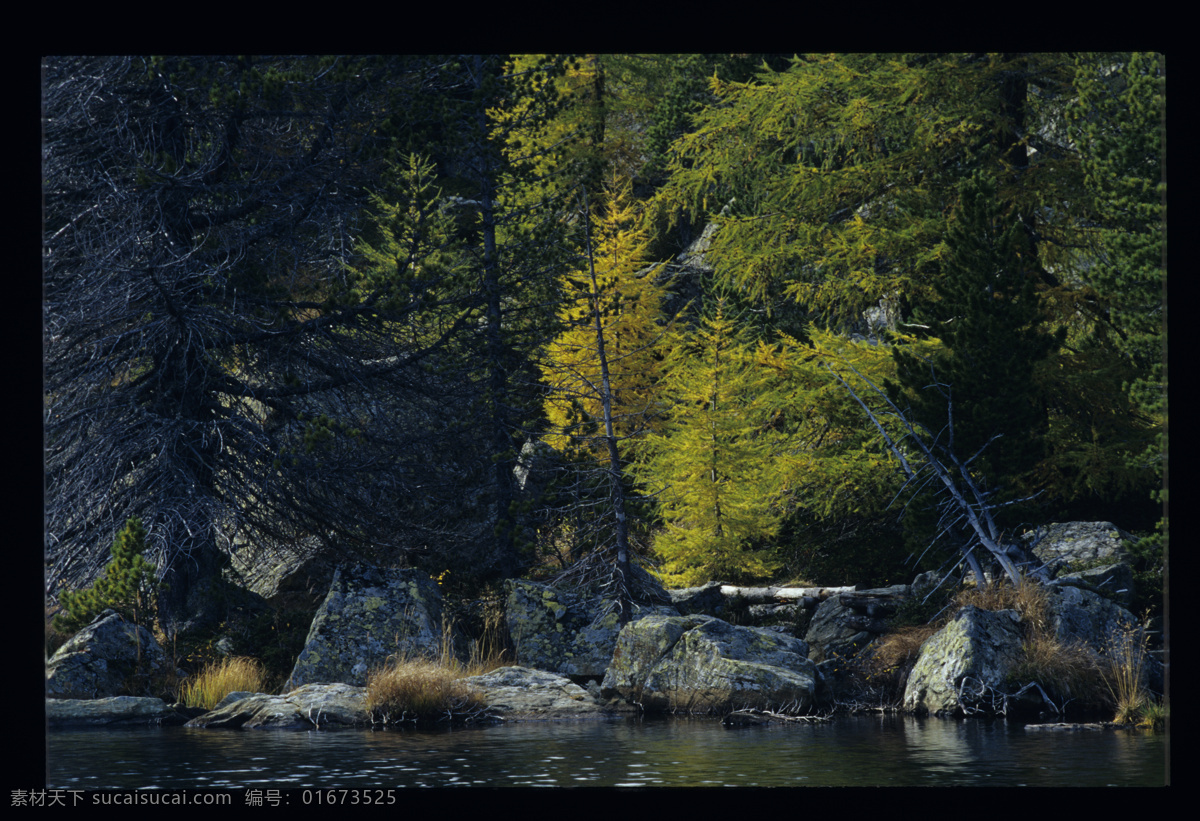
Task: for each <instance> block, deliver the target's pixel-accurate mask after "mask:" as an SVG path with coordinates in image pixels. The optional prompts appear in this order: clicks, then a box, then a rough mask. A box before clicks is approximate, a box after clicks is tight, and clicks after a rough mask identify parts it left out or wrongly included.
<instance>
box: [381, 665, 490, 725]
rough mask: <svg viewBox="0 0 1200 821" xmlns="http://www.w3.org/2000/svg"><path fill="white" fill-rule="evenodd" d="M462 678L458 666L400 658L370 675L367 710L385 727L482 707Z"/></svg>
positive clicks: (460, 669) (463, 675)
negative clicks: (381, 721)
mask: <svg viewBox="0 0 1200 821" xmlns="http://www.w3.org/2000/svg"><path fill="white" fill-rule="evenodd" d="M463 678H465V674H464V668H463V667H461V666H450V665H446V664H443V663H442V662H441V661H436V660H432V659H422V658H409V659H402V660H399V661H396V662H395V663H393V664H391V665H389V666H388V667H385V668H384V669H382V670H377V671H375V672H373V673H372V674H371V675H370V677H369V678H368V680H367V708H368V709H369V710H371V711H372V712H373V713H375V714H376V715H378V716H379V717H380V718H381V719H382V720H383V722H384V723H385V724H386V723H392V722H399V721H420V720H428V719H433V718H437V717H440V716H443V715H453V714H455V713H463V712H469V711H471V710H477V709H480V708H482V707H483V704H482V702H481V701H480V700H479V697H478V696H477V695H476V694H475V693H474V692H472V690H471V689H470V687H468V686H467V684H466V683H465V682H464V681H463Z"/></svg>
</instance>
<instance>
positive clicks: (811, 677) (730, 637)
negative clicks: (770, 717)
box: [602, 615, 820, 713]
mask: <svg viewBox="0 0 1200 821" xmlns="http://www.w3.org/2000/svg"><path fill="white" fill-rule="evenodd" d="M807 656H808V645H806V644H805V643H804V642H803V641H801V640H800V639H797V638H795V637H793V636H787V635H784V634H781V633H776V632H774V631H771V630H764V629H759V628H754V627H735V626H733V625H731V624H729V623H728V622H724V621H721V620H720V619H716V618H712V617H709V616H700V615H694V616H647V617H646V618H643V619H640V620H638V621H636V622H631V623H630V624H628V625H626V626H625V628H624V629H623V630H622V631H621V634H620V636H619V638H618V639H617V645H616V649H615V652H614V653H613V659H612V665H611V666H610V667H609V669H608V672H607V673H606V674H605V676H604V684H603V686H602V694H603V695H604V696H605V697H613V696H617V697H620V698H624V699H626V700H628V701H632V702H635V703H638V704H640V705H641V706H642V707H643V708H644V709H646V710H648V711H652V712H657V711H664V712H665V711H677V712H687V713H708V712H727V711H729V710H731V709H739V708H745V707H751V708H758V709H787V710H791V711H795V712H806V711H808V710H810V709H811V708H812V707H813V706H814V705H815V703H816V701H817V699H818V697H819V695H820V693H819V686H820V685H819V682H820V677H819V674H818V673H817V669H816V665H814V664H813V662H811V661H809V660H808V657H807Z"/></svg>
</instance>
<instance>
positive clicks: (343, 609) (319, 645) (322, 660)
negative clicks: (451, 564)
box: [285, 564, 454, 690]
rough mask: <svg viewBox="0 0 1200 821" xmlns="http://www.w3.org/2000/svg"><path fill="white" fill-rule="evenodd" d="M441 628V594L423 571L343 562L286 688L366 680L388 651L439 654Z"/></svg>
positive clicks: (401, 653)
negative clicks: (345, 564)
mask: <svg viewBox="0 0 1200 821" xmlns="http://www.w3.org/2000/svg"><path fill="white" fill-rule="evenodd" d="M442 628H443V624H442V595H441V593H440V592H439V591H438V587H437V584H436V583H435V582H434V581H433V580H432V579H431V578H429V576H428V575H426V574H425V573H422V572H420V571H419V570H411V569H398V568H390V569H384V568H378V567H373V566H371V565H364V564H357V565H348V566H342V567H339V568H338V570H337V572H335V573H334V576H333V583H332V584H331V585H330V587H329V594H328V595H327V596H326V597H325V601H323V602H322V603H321V606H320V608H319V609H318V610H317V615H316V616H315V617H314V618H313V623H312V627H311V628H309V631H308V640H307V642H305V645H304V650H303V651H301V653H300V656H299V657H298V658H297V659H296V666H295V667H294V668H293V669H292V674H291V676H290V677H289V679H288V681H287V684H286V685H285V689H288V690H293V689H295V688H297V687H300V686H301V685H304V684H333V683H342V684H352V685H356V686H363V685H365V684H366V683H367V674H368V673H369V672H370V671H371V670H372V669H374V668H377V667H382V666H383V665H385V664H386V663H387V661H388V658H389V656H392V657H394V656H416V655H423V656H428V657H437V656H438V655H439V654H440V651H441V649H442V643H443V629H442ZM452 643H454V642H453V639H452Z"/></svg>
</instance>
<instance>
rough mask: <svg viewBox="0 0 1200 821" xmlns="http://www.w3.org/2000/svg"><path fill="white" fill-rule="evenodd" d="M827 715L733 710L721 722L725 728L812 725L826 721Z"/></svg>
mask: <svg viewBox="0 0 1200 821" xmlns="http://www.w3.org/2000/svg"><path fill="white" fill-rule="evenodd" d="M829 718H830V717H829V716H827V715H811V716H807V715H790V714H787V713H776V712H772V711H770V710H734V711H733V712H732V713H730V714H729V715H727V716H725V718H723V719H722V720H721V723H722V724H724V725H725V726H726V727H754V726H758V725H760V724H770V723H771V722H772V721H778V722H783V723H785V724H813V723H815V722H818V721H828V720H829Z"/></svg>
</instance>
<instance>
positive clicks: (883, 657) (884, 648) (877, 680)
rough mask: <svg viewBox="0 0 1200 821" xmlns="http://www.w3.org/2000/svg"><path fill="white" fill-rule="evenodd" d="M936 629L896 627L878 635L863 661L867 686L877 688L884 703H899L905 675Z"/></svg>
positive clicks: (924, 625) (931, 627)
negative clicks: (866, 658)
mask: <svg viewBox="0 0 1200 821" xmlns="http://www.w3.org/2000/svg"><path fill="white" fill-rule="evenodd" d="M939 629H941V628H940V627H939V626H936V625H933V624H922V625H917V626H910V627H900V628H897V629H896V630H894V631H892V632H891V633H888V634H887V635H885V636H881V637H880V639H879V643H878V644H877V645H876V646H875V647H874V648H873V649H872V650H871V653H870V656H869V660H868V661H867V665H866V670H865V673H866V681H867V684H868V685H869V686H871V687H872V688H879V689H880V690H881V691H882V697H883V699H884V701H887V702H899V701H900V699H901V698H902V697H903V696H904V685H905V683H906V682H907V681H908V674H909V673H911V672H912V668H913V665H914V664H916V663H917V656H918V655H919V654H920V651H921V645H922V644H924V643H925V640H926V639H928V638H929V637H930V636H932V635H933V634H934V633H936V632H937V631H938V630H939Z"/></svg>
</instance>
